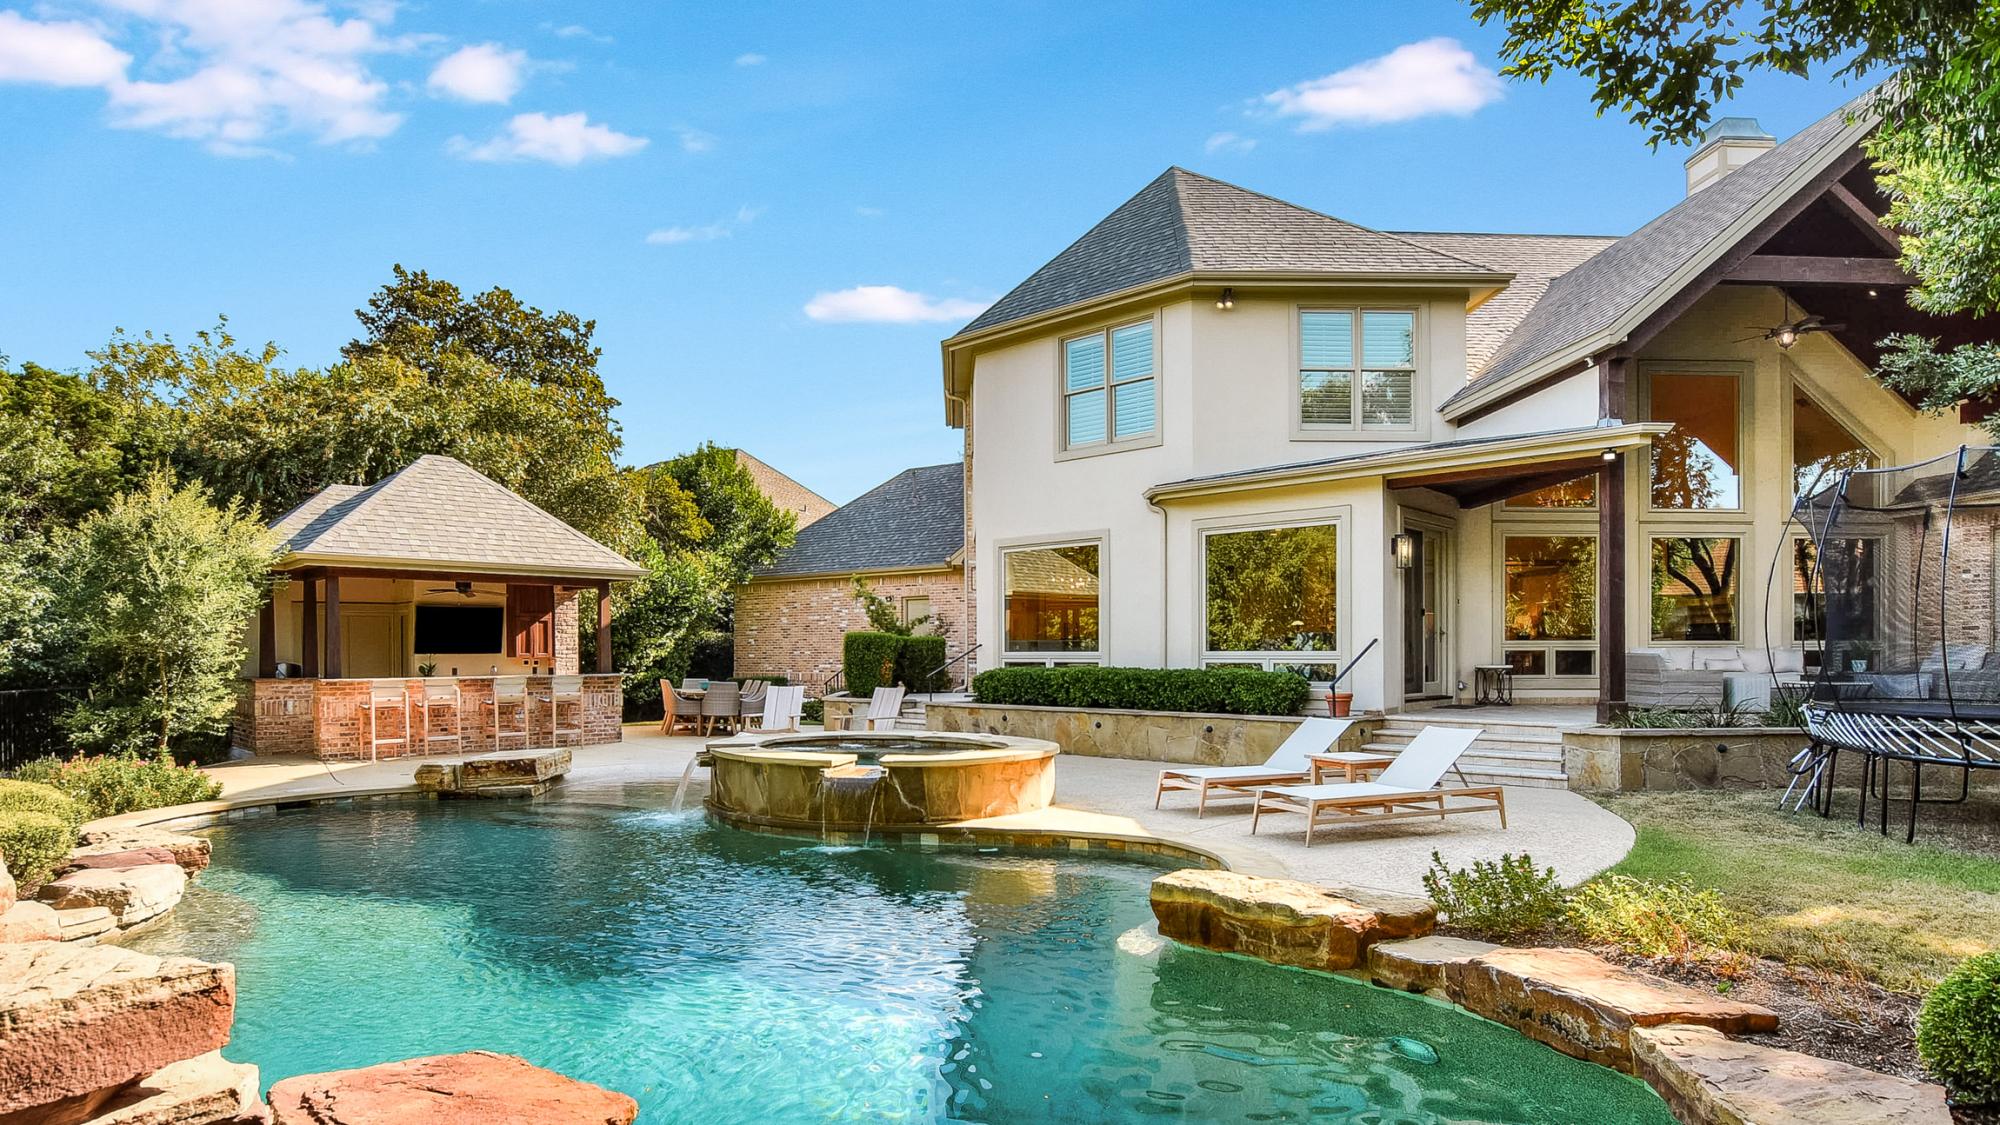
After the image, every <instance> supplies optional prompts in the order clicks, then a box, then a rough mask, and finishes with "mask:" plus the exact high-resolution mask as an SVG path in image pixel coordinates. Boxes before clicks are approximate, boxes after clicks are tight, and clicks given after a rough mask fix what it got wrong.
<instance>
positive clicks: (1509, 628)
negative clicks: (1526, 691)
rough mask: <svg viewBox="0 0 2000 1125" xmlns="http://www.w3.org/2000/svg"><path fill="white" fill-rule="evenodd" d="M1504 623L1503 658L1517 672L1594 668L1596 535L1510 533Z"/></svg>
mask: <svg viewBox="0 0 2000 1125" xmlns="http://www.w3.org/2000/svg"><path fill="white" fill-rule="evenodd" d="M1505 547H1506V556H1507V563H1506V565H1507V600H1506V606H1505V610H1504V613H1505V615H1506V619H1505V621H1504V622H1503V623H1502V634H1503V636H1504V638H1505V641H1506V657H1507V663H1509V664H1511V665H1513V666H1514V672H1515V674H1516V675H1521V676H1589V675H1593V674H1595V673H1596V671H1597V648H1596V644H1595V641H1596V638H1597V539H1596V537H1594V536H1589V535H1509V536H1507V538H1506V542H1505Z"/></svg>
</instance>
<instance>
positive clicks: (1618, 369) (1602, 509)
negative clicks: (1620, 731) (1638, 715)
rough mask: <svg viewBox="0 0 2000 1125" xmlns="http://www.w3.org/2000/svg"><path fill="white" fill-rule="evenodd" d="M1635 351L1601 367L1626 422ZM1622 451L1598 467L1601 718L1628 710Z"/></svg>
mask: <svg viewBox="0 0 2000 1125" xmlns="http://www.w3.org/2000/svg"><path fill="white" fill-rule="evenodd" d="M1631 369H1632V359H1631V357H1630V356H1608V357H1606V358H1605V359H1604V361H1603V363H1602V366H1600V367H1599V368H1598V407H1599V414H1600V416H1601V417H1603V418H1605V419H1608V420H1613V421H1618V422H1623V421H1625V420H1626V417H1627V411H1628V409H1629V408H1630V403H1631V394H1630V388H1629V387H1628V385H1627V383H1628V377H1629V375H1630V374H1631ZM1628 456H1629V455H1628V454H1625V453H1619V454H1618V455H1617V456H1616V457H1614V458H1613V459H1612V460H1609V461H1606V462H1604V464H1603V465H1602V466H1601V467H1600V468H1599V469H1598V470H1597V718H1598V721H1599V722H1607V721H1609V720H1610V719H1611V718H1613V717H1614V716H1615V715H1617V714H1618V713H1620V712H1622V711H1624V710H1625V464H1626V461H1627V459H1628Z"/></svg>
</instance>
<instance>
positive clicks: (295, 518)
mask: <svg viewBox="0 0 2000 1125" xmlns="http://www.w3.org/2000/svg"><path fill="white" fill-rule="evenodd" d="M272 526H273V527H274V528H275V529H276V530H277V532H278V533H279V535H280V536H282V537H283V543H282V548H281V549H282V553H283V555H284V560H285V564H286V565H288V566H298V565H306V564H311V563H316V562H318V563H346V564H350V565H358V566H377V567H385V568H390V567H395V568H406V569H407V568H413V567H414V568H421V567H426V566H436V567H441V568H448V569H456V570H463V571H468V572H480V571H486V572H492V573H515V574H530V573H532V574H537V575H546V576H553V577H578V578H600V579H628V578H636V577H639V576H641V575H643V574H644V573H645V570H644V568H642V567H640V566H639V565H638V564H636V563H633V562H631V561H630V560H628V559H626V558H625V557H624V556H622V555H620V554H618V552H616V551H613V550H612V549H611V548H609V547H606V546H604V545H603V544H602V543H599V542H597V541H596V540H595V539H592V538H590V537H589V536H587V535H585V534H583V533H582V532H580V531H578V530H576V529H575V528H573V527H571V526H570V525H568V524H566V523H564V522H563V521H561V520H559V519H557V518H556V517H554V516H552V515H550V514H549V513H547V512H545V511H543V510H542V509H540V508H538V507H536V506H535V505H534V504H531V503H529V502H528V501H527V500H525V499H523V498H522V497H520V496H518V495H516V494H515V493H514V492H512V491H510V490H509V489H507V488H506V487H505V486H503V485H501V484H500V483H498V482H497V481H494V480H492V479H490V478H488V477H486V476H485V475H483V474H481V473H480V472H479V471H478V470H476V469H474V468H472V467H471V466H469V465H467V464H465V463H463V462H461V461H457V460H454V459H453V458H450V457H442V456H437V455H427V456H424V457H419V458H417V459H416V460H415V461H414V462H412V463H411V464H410V465H409V466H408V467H407V468H404V469H402V470H401V471H399V472H396V473H392V474H390V475H389V476H387V477H384V478H383V479H381V480H380V481H377V482H376V483H374V484H372V485H369V486H368V487H366V488H357V487H355V486H353V485H333V486H331V487H328V488H326V489H324V490H322V491H321V492H320V493H318V494H317V495H315V496H314V497H312V498H311V499H309V500H307V501H306V502H305V503H303V504H301V505H299V506H298V507H297V508H294V509H293V510H292V511H290V512H288V513H286V514H285V515H284V516H282V517H280V518H279V519H278V520H277V522H276V523H274V524H273V525H272Z"/></svg>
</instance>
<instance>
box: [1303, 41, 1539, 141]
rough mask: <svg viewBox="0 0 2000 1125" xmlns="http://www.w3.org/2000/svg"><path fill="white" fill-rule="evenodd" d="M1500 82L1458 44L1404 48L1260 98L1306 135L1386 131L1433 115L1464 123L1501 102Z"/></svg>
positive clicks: (1430, 43)
mask: <svg viewBox="0 0 2000 1125" xmlns="http://www.w3.org/2000/svg"><path fill="white" fill-rule="evenodd" d="M1500 92H1501V91H1500V78H1499V76H1498V75H1496V74H1494V73H1493V71H1492V70H1490V69H1488V68H1487V67H1484V66H1482V65H1480V63H1479V60H1478V59H1476V58H1474V57H1473V54H1472V52H1471V51H1468V50H1466V49H1465V48H1464V47H1463V46H1462V45H1460V43H1459V42H1458V40H1456V39H1447V38H1437V39H1425V40H1423V41H1421V42H1417V43H1405V44H1404V45H1403V46H1401V47H1398V48H1396V49H1395V50H1393V51H1390V52H1389V53H1388V54H1386V55H1383V56H1381V57H1380V58H1374V59H1369V60H1368V61H1367V62H1362V63H1356V64H1355V65H1353V66H1350V67H1348V68H1347V69H1345V70H1338V71H1335V72H1334V73H1332V74H1329V75H1327V76H1325V77H1324V78H1314V79H1312V80H1310V81H1307V82H1301V83H1299V84H1297V85H1295V86H1288V87H1286V88H1285V89H1283V90H1277V91H1274V92H1272V93H1269V94H1266V95H1264V99H1263V100H1264V104H1266V105H1268V106H1270V107H1272V109H1273V110H1274V111H1275V112H1276V113H1277V114H1278V115H1279V116H1281V117H1297V118H1301V119H1302V120H1301V121H1300V122H1299V128H1300V130H1302V131H1305V132H1313V131H1317V130H1320V129H1328V128H1332V127H1333V126H1335V125H1386V124H1390V123H1392V122H1397V121H1409V120H1412V119H1414V118H1418V117H1429V116H1432V115H1434V114H1449V115H1452V116H1457V117H1463V116H1465V115H1467V114H1470V113H1473V112H1474V111H1476V110H1478V109H1480V108H1481V107H1483V106H1486V105H1488V104H1490V103H1492V102H1494V101H1496V100H1498V99H1499V97H1500Z"/></svg>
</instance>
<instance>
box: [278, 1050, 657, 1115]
mask: <svg viewBox="0 0 2000 1125" xmlns="http://www.w3.org/2000/svg"><path fill="white" fill-rule="evenodd" d="M271 1110H272V1113H273V1115H274V1116H275V1118H276V1122H277V1125H418V1123H424V1125H429V1123H432V1122H445V1121H463V1122H478V1123H479V1125H629V1123H630V1122H631V1121H632V1119H633V1118H635V1117H637V1116H638V1115H639V1104H638V1103H637V1102H635V1101H633V1100H632V1099H631V1098H629V1097H626V1096H625V1095H624V1094H619V1093H614V1092H612V1091H610V1090H606V1089H604V1088H602V1087H599V1086H593V1085H591V1084H590V1083H588V1082H579V1081H577V1080H576V1079H574V1078H566V1077H564V1076H563V1075H560V1074H557V1073H555V1072H554V1071H550V1070H543V1069H542V1068H541V1067H538V1066H535V1065H533V1064H532V1063H529V1062H528V1061H527V1060H525V1059H520V1058H516V1057H514V1056H513V1055H502V1054H496V1053H494V1052H492V1051H466V1052H464V1053H463V1054H457V1055H430V1056H427V1057H424V1058H418V1059H406V1060H404V1061H403V1062H392V1063H383V1064H381V1065H380V1066H369V1067H362V1068H361V1069H359V1070H335V1071H329V1072H328V1073H326V1074H306V1075H301V1076H299V1077H297V1078H287V1079H285V1080H284V1081H282V1082H280V1083H278V1084H277V1085H275V1086H273V1087H271Z"/></svg>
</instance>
